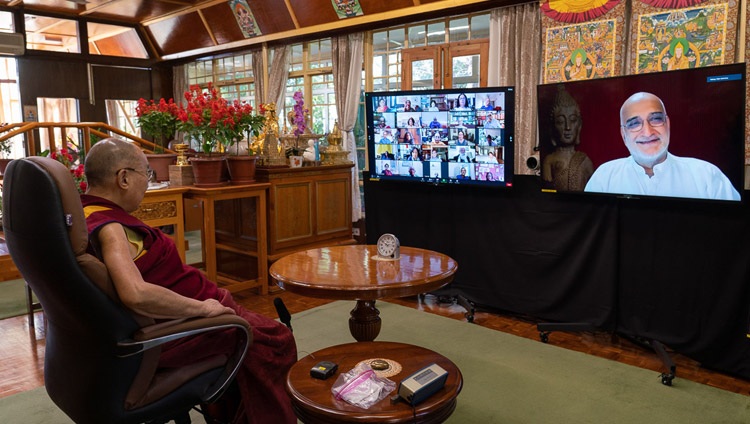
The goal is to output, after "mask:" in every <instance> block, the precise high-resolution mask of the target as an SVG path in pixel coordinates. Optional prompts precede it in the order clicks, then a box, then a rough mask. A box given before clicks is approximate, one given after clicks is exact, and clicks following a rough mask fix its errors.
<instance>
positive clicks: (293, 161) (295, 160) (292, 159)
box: [289, 155, 305, 168]
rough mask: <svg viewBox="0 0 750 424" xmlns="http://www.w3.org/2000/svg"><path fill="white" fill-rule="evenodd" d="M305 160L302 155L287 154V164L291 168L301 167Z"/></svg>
mask: <svg viewBox="0 0 750 424" xmlns="http://www.w3.org/2000/svg"><path fill="white" fill-rule="evenodd" d="M304 161H305V158H304V157H303V156H295V155H292V156H289V166H290V167H292V168H300V167H302V163H303V162H304Z"/></svg>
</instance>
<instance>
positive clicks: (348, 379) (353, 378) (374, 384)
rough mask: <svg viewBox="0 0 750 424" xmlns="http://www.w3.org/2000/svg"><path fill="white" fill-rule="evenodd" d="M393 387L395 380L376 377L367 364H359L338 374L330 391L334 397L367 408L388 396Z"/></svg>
mask: <svg viewBox="0 0 750 424" xmlns="http://www.w3.org/2000/svg"><path fill="white" fill-rule="evenodd" d="M395 388H396V383H395V382H393V381H391V380H389V379H387V378H383V377H378V376H377V375H376V374H375V371H373V370H372V368H370V366H369V365H367V364H359V365H357V366H356V367H354V368H352V369H351V370H350V371H348V372H346V373H344V374H340V375H339V377H338V378H337V379H336V382H335V383H333V387H332V388H331V391H332V392H333V395H334V396H335V397H336V399H339V400H344V401H346V402H347V403H349V404H352V405H354V406H358V407H360V408H364V409H367V408H369V407H371V406H372V405H374V404H376V403H378V402H379V401H380V400H382V399H383V398H385V397H386V396H388V394H389V393H391V392H392V391H393V390H394V389H395Z"/></svg>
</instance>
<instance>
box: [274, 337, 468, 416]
mask: <svg viewBox="0 0 750 424" xmlns="http://www.w3.org/2000/svg"><path fill="white" fill-rule="evenodd" d="M378 358H382V359H386V360H389V361H391V362H395V363H397V364H398V365H400V366H401V371H400V372H399V373H398V374H395V375H393V376H390V377H387V378H388V379H390V380H391V381H394V382H395V383H396V384H398V383H399V382H400V381H401V380H403V379H404V378H406V377H408V376H409V375H411V374H413V373H414V372H416V371H418V370H420V369H422V368H424V367H426V366H428V365H430V364H433V363H435V364H438V365H439V366H441V367H442V368H443V369H444V370H446V371H448V379H447V380H446V382H445V386H444V387H443V388H442V389H440V390H438V391H437V392H436V393H435V394H433V395H432V396H430V397H429V398H427V399H426V400H425V401H423V402H422V403H420V404H418V405H416V407H415V408H412V407H411V405H408V404H407V403H405V402H402V401H399V402H397V403H395V404H393V403H391V401H390V397H391V396H392V395H394V394H396V392H394V393H391V394H390V395H389V396H388V397H386V398H385V399H383V400H381V401H380V402H378V403H376V404H375V405H373V406H371V407H370V408H368V409H362V408H359V407H357V406H353V405H350V404H348V403H346V402H345V401H343V400H337V399H336V398H335V397H334V395H333V393H332V392H331V387H333V384H334V383H335V382H336V378H337V377H338V376H339V374H341V373H345V372H347V371H349V370H351V369H352V368H354V367H355V366H356V365H357V364H358V363H359V362H360V361H364V360H369V359H378ZM320 361H331V362H334V363H336V364H338V366H339V368H338V371H337V372H336V374H335V375H333V376H331V377H329V378H328V379H327V380H318V379H315V378H312V377H310V369H311V368H312V367H313V366H314V365H315V364H317V363H318V362H320ZM395 369H396V368H395V367H394V370H395ZM386 372H387V371H386ZM462 386H463V377H462V375H461V371H460V370H459V369H458V367H457V366H456V364H454V363H453V362H452V361H451V360H450V359H448V358H446V357H444V356H442V355H440V354H439V353H436V352H433V351H431V350H429V349H425V348H422V347H419V346H413V345H409V344H404V343H393V342H359V343H349V344H343V345H338V346H331V347H328V348H325V349H322V350H319V351H317V352H314V353H312V354H310V355H308V356H306V357H304V358H302V359H300V360H299V361H298V362H297V363H296V364H294V365H293V366H292V368H291V369H290V370H289V373H288V374H287V379H286V391H287V393H289V396H290V397H291V399H292V405H293V406H294V411H295V414H297V417H298V418H299V419H300V420H301V421H302V422H304V423H307V424H311V423H312V424H318V423H320V424H322V423H442V422H444V421H445V420H446V419H448V417H450V415H451V414H452V413H453V411H454V410H455V409H456V402H457V400H456V399H457V397H458V394H459V393H460V392H461V387H462ZM396 390H398V386H396Z"/></svg>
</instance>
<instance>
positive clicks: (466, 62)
mask: <svg viewBox="0 0 750 424" xmlns="http://www.w3.org/2000/svg"><path fill="white" fill-rule="evenodd" d="M488 48H489V45H488V44H487V43H476V42H475V43H472V44H465V43H460V44H459V43H452V44H451V45H450V46H449V48H448V60H447V62H448V63H447V66H448V72H446V74H445V81H444V83H445V87H447V88H474V87H486V86H487V57H488V56H489V51H488Z"/></svg>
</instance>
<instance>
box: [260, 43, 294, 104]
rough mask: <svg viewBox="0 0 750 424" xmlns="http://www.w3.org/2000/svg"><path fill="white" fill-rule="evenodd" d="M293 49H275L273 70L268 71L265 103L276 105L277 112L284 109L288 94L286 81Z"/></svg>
mask: <svg viewBox="0 0 750 424" xmlns="http://www.w3.org/2000/svg"><path fill="white" fill-rule="evenodd" d="M291 50H292V49H291V48H290V47H288V46H278V47H274V49H273V60H272V61H271V69H269V70H268V91H267V92H266V97H265V98H264V99H263V100H264V101H265V102H274V103H276V111H277V112H279V111H280V110H281V109H282V108H283V107H284V94H285V92H286V80H287V78H289V54H290V52H291Z"/></svg>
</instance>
